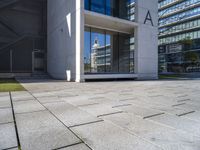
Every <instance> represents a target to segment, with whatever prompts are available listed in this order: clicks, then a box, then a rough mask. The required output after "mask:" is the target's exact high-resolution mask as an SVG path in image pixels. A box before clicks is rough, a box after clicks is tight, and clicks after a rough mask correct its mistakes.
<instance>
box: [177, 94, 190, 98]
mask: <svg viewBox="0 0 200 150" xmlns="http://www.w3.org/2000/svg"><path fill="white" fill-rule="evenodd" d="M187 96H188V95H180V96H177V98H180V97H187Z"/></svg>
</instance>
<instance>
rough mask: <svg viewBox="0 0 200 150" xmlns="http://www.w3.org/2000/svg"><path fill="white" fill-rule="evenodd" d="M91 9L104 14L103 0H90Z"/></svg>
mask: <svg viewBox="0 0 200 150" xmlns="http://www.w3.org/2000/svg"><path fill="white" fill-rule="evenodd" d="M90 5H91V11H94V12H97V13H102V14H105V0H91V4H90Z"/></svg>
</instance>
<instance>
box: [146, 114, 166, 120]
mask: <svg viewBox="0 0 200 150" xmlns="http://www.w3.org/2000/svg"><path fill="white" fill-rule="evenodd" d="M164 114H165V113H157V114H153V115H149V116H145V117H143V119H148V118H152V117H156V116H160V115H164Z"/></svg>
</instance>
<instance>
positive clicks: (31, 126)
mask: <svg viewBox="0 0 200 150" xmlns="http://www.w3.org/2000/svg"><path fill="white" fill-rule="evenodd" d="M20 82H21V83H22V84H23V86H24V87H25V88H26V89H27V91H24V92H11V93H10V94H9V93H0V149H17V147H18V146H19V145H20V146H21V149H22V150H49V149H61V150H91V149H92V150H200V98H199V97H200V80H179V81H175V80H174V81H124V82H90V83H67V82H64V81H53V80H43V81H42V80H41V81H40V80H21V81H20ZM13 114H14V115H13Z"/></svg>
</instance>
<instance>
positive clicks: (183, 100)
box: [177, 99, 191, 102]
mask: <svg viewBox="0 0 200 150" xmlns="http://www.w3.org/2000/svg"><path fill="white" fill-rule="evenodd" d="M185 101H191V99H182V100H177V102H185Z"/></svg>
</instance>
